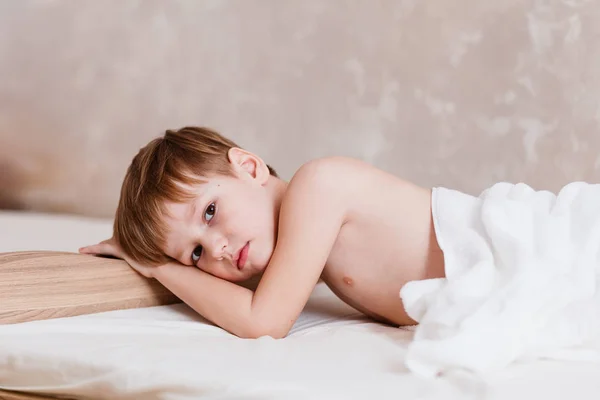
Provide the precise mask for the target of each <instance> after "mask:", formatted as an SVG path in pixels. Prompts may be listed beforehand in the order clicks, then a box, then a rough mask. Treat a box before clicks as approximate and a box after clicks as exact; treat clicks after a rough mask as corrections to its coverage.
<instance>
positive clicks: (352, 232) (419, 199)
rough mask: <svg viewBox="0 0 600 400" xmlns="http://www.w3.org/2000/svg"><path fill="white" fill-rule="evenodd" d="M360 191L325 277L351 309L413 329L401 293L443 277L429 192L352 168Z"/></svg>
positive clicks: (388, 176) (370, 169)
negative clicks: (408, 285) (410, 286)
mask: <svg viewBox="0 0 600 400" xmlns="http://www.w3.org/2000/svg"><path fill="white" fill-rule="evenodd" d="M351 168H352V169H356V170H355V171H352V174H353V179H354V183H353V184H355V185H356V189H357V190H356V191H355V195H354V196H350V198H348V210H347V218H346V223H345V224H344V225H343V226H342V227H341V229H340V233H339V235H338V238H337V240H336V242H335V244H334V247H333V249H332V252H331V253H330V255H329V258H328V261H327V264H326V266H325V269H324V270H323V274H322V278H323V280H324V281H325V283H326V284H327V285H328V286H329V287H330V288H331V290H332V291H333V292H334V293H335V294H336V295H338V296H339V297H340V298H341V299H342V300H344V301H345V302H347V303H348V304H349V305H351V306H353V307H354V308H356V309H358V310H359V311H362V312H364V313H365V314H367V315H370V316H371V317H373V318H375V319H377V320H380V321H382V322H388V323H391V324H394V325H411V324H414V323H415V322H414V321H413V320H412V319H411V318H410V317H408V315H407V314H406V312H405V310H404V307H403V305H402V301H401V299H400V295H399V292H400V289H401V288H402V286H403V285H404V284H405V283H406V282H408V281H412V280H422V279H429V278H436V277H443V276H444V265H443V264H444V262H443V255H442V252H441V250H440V248H439V246H438V243H437V240H436V238H435V232H434V228H433V223H432V216H431V190H429V189H425V188H421V187H418V186H416V185H414V184H411V183H408V182H406V181H403V180H401V179H399V178H397V177H395V176H393V175H391V174H388V173H386V172H383V171H380V170H377V169H376V168H373V167H370V166H368V165H366V164H362V163H357V164H355V165H352V166H351Z"/></svg>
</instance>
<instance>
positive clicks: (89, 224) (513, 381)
mask: <svg viewBox="0 0 600 400" xmlns="http://www.w3.org/2000/svg"><path fill="white" fill-rule="evenodd" d="M110 233H111V222H110V221H108V220H98V219H87V218H82V217H74V216H61V215H45V214H31V213H18V212H0V252H1V251H17V250H31V249H35V250H65V251H76V250H77V248H79V247H80V246H82V245H85V244H89V243H93V242H96V241H99V240H102V239H105V238H107V237H109V236H110ZM411 338H412V330H411V329H410V328H404V329H400V328H396V327H391V326H386V325H382V324H378V323H375V322H373V321H371V320H369V319H368V318H366V317H364V316H363V315H361V314H360V313H359V312H357V311H356V310H354V309H352V308H351V307H349V306H347V305H346V304H344V303H343V302H341V301H340V300H339V299H337V298H336V297H335V296H334V295H333V293H332V292H331V291H330V290H329V289H328V288H327V286H325V285H324V284H322V283H320V284H319V285H317V287H316V288H315V290H314V292H313V293H312V295H311V298H310V300H309V303H308V304H307V306H306V308H305V310H304V312H303V313H302V315H301V316H300V318H299V319H298V320H297V322H296V324H295V325H294V327H293V329H292V331H291V333H290V335H289V336H288V337H286V338H284V339H279V340H275V339H272V338H269V337H263V338H259V339H240V338H237V337H235V336H233V335H230V334H229V333H227V332H225V331H223V330H222V329H220V328H218V327H216V326H214V325H212V324H211V323H209V322H208V321H206V320H204V319H203V318H202V317H200V316H199V315H197V314H196V313H194V312H193V311H192V310H191V309H190V308H188V307H187V306H186V305H184V304H176V305H171V306H159V307H149V308H141V309H131V310H119V311H111V312H105V313H99V314H89V315H83V316H77V317H70V318H60V319H53V320H44V321H33V322H27V323H22V324H15V325H4V326H0V389H4V390H10V391H17V392H20V393H30V394H38V395H40V394H43V395H46V396H56V397H68V398H85V399H202V398H209V399H365V398H374V399H392V398H393V399H396V398H403V399H417V398H419V399H425V398H426V399H449V398H460V399H465V398H486V399H512V400H514V399H534V398H535V399H537V398H544V399H546V400H552V399H557V400H558V399H564V398H567V397H568V398H572V399H584V400H587V399H597V398H598V393H600V379H598V378H600V368H598V366H597V365H596V364H587V363H583V362H553V361H543V360H538V361H530V362H522V363H519V364H515V365H513V366H511V367H510V368H507V369H506V370H504V371H502V372H501V373H499V374H496V375H494V376H491V377H488V378H487V379H486V380H485V381H483V382H479V381H473V380H465V381H464V382H462V383H461V382H460V381H459V380H457V379H456V377H453V379H448V378H444V377H441V378H437V379H435V380H428V379H424V378H420V377H418V376H416V375H414V374H412V373H410V372H409V371H408V370H407V369H406V368H405V366H404V363H403V358H404V355H405V352H406V347H407V345H408V343H410V340H411ZM6 393H8V392H4V396H8V395H7V394H6ZM2 396H3V394H0V398H2ZM7 398H8V397H7ZM14 398H25V397H18V396H16V395H15V397H14Z"/></svg>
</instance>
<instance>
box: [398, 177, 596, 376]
mask: <svg viewBox="0 0 600 400" xmlns="http://www.w3.org/2000/svg"><path fill="white" fill-rule="evenodd" d="M432 213H433V217H434V227H435V230H436V235H437V238H438V241H439V244H440V247H441V249H442V251H443V252H444V258H445V267H446V278H444V279H432V280H426V281H420V282H410V283H409V284H407V285H405V287H404V288H403V289H402V290H401V292H400V296H401V297H402V299H403V301H404V304H405V307H406V309H407V312H408V313H409V315H410V316H411V317H412V318H413V319H415V320H416V321H418V322H419V326H418V327H417V329H416V332H415V337H414V341H413V342H412V343H411V344H410V346H409V349H408V353H407V356H406V365H407V367H408V368H409V369H411V370H412V371H414V372H416V373H419V374H421V375H426V376H435V375H438V374H441V373H443V372H445V371H449V370H453V369H460V370H468V371H472V372H475V373H477V374H484V373H489V372H493V371H497V370H499V369H501V368H503V367H506V366H507V365H509V364H511V363H513V362H515V361H517V360H522V359H526V358H528V359H532V358H549V359H557V360H558V359H560V360H564V359H571V360H573V359H576V360H590V361H599V360H600V358H598V353H597V351H596V348H595V347H594V346H591V343H592V342H593V341H594V340H595V339H597V338H598V336H599V332H600V330H599V327H600V323H599V321H600V298H599V297H600V291H599V290H598V279H599V274H600V263H599V258H598V257H599V254H600V185H592V184H587V183H583V182H576V183H571V184H569V185H567V186H565V187H564V188H563V189H562V190H561V191H560V192H559V193H558V195H556V194H553V193H551V192H548V191H535V190H533V189H532V188H531V187H529V186H527V185H525V184H517V185H513V184H509V183H499V184H496V185H494V186H493V187H491V188H489V189H487V190H486V191H484V192H483V193H482V194H481V195H480V196H479V197H474V196H470V195H467V194H464V193H460V192H458V191H454V190H449V189H445V188H435V189H434V190H433V194H432Z"/></svg>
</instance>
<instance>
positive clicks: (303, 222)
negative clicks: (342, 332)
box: [153, 159, 347, 338]
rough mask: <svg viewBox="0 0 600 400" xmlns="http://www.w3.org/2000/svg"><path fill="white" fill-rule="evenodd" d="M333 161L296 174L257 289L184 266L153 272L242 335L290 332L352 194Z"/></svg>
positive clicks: (310, 165)
mask: <svg viewBox="0 0 600 400" xmlns="http://www.w3.org/2000/svg"><path fill="white" fill-rule="evenodd" d="M330 164H331V161H330V160H327V159H323V160H317V161H313V162H310V163H308V164H306V165H305V166H303V167H302V168H301V169H300V170H299V171H298V172H297V173H296V175H295V176H294V178H293V179H292V181H291V182H290V184H289V185H288V189H287V192H286V195H285V197H284V200H283V202H282V205H281V210H280V216H279V232H278V239H277V245H276V247H275V250H274V252H273V256H272V257H271V260H270V262H269V265H268V267H267V269H266V270H265V273H264V275H263V277H262V279H261V281H260V283H259V284H258V287H257V289H256V291H255V292H252V291H251V290H249V289H246V288H243V287H240V286H238V285H236V284H233V283H231V282H228V281H225V280H222V279H219V278H216V277H214V276H212V275H209V274H207V273H205V272H203V271H201V270H199V269H197V268H193V267H187V266H184V265H181V264H175V263H173V264H167V265H164V266H160V267H157V269H156V271H155V272H154V274H153V276H154V277H155V278H156V279H157V280H158V281H160V282H161V283H162V284H163V285H164V286H165V287H167V288H168V289H169V290H171V291H172V292H173V293H174V294H175V295H176V296H178V297H179V298H180V299H181V300H182V301H184V302H185V303H187V304H188V305H189V306H190V307H192V308H193V309H194V310H196V311H197V312H198V313H199V314H201V315H203V316H204V317H206V318H207V319H209V320H211V321H212V322H214V323H215V324H217V325H219V326H220V327H222V328H223V329H225V330H227V331H229V332H231V333H233V334H235V335H237V336H240V337H252V338H255V337H260V336H265V335H267V336H272V337H274V338H281V337H284V336H286V335H287V334H288V332H289V331H290V329H291V327H292V325H293V324H294V322H295V321H296V319H297V318H298V316H299V314H300V313H301V311H302V309H303V308H304V306H305V304H306V302H307V300H308V298H309V296H310V294H311V293H312V291H313V289H314V287H315V285H316V283H317V281H318V280H319V277H320V275H321V272H322V270H323V268H324V266H325V263H326V262H327V258H328V256H329V253H330V252H331V249H332V247H333V244H334V243H335V240H336V238H337V235H338V233H339V230H340V228H341V226H342V224H343V223H344V218H345V214H346V212H345V210H346V209H347V205H346V201H347V198H345V196H343V193H342V192H343V191H342V190H340V186H343V182H341V181H340V179H334V178H336V176H335V175H337V173H339V171H338V172H337V173H336V168H335V166H332V165H330Z"/></svg>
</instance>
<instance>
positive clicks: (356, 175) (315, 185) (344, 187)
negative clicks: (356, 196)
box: [290, 156, 383, 196]
mask: <svg viewBox="0 0 600 400" xmlns="http://www.w3.org/2000/svg"><path fill="white" fill-rule="evenodd" d="M382 173H383V171H381V170H379V169H377V168H375V167H374V166H372V165H371V164H368V163H366V162H364V161H361V160H359V159H355V158H349V157H340V156H336V157H324V158H318V159H314V160H311V161H308V162H307V163H305V164H303V165H302V166H301V167H300V168H299V169H298V170H297V171H296V173H295V174H294V176H293V177H292V179H291V181H290V189H293V190H292V191H291V193H292V195H296V194H299V193H298V192H305V191H308V192H311V191H316V192H318V193H321V194H327V195H329V196H332V195H333V196H335V194H336V193H343V192H347V191H349V190H352V189H353V188H357V187H359V186H360V185H362V184H364V183H365V182H368V181H369V178H370V177H373V176H374V175H378V174H382Z"/></svg>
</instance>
